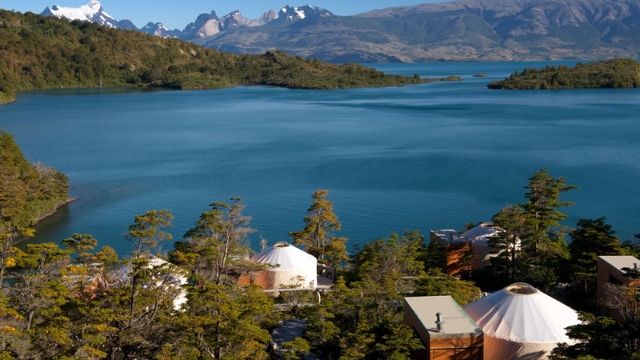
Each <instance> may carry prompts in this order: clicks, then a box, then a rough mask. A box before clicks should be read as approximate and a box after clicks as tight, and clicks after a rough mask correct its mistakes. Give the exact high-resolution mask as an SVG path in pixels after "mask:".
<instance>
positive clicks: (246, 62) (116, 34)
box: [0, 10, 433, 103]
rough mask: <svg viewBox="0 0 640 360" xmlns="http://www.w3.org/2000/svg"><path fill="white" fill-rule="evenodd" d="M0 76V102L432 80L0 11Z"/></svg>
mask: <svg viewBox="0 0 640 360" xmlns="http://www.w3.org/2000/svg"><path fill="white" fill-rule="evenodd" d="M0 74H1V76H0V103H6V102H8V101H10V100H12V99H13V98H14V97H15V92H16V91H19V90H34V89H58V88H101V87H102V88H114V87H141V86H156V87H164V88H173V89H213V88H223V87H232V86H238V85H272V86H282V87H288V88H304V89H336V88H353V87H371V86H394V85H404V84H416V83H422V82H427V81H433V80H430V79H421V78H420V77H419V76H414V77H405V76H398V75H386V74H384V73H382V72H380V71H377V70H374V69H371V68H367V67H364V66H361V65H357V64H345V65H342V66H339V65H334V64H328V63H323V62H320V61H317V60H305V59H302V58H300V57H296V56H292V55H288V54H286V53H283V52H279V51H272V52H267V53H265V54H263V55H235V54H227V53H223V52H220V51H217V50H212V49H207V48H203V47H200V46H197V45H194V44H192V43H188V42H184V41H180V40H176V39H164V38H159V37H154V36H151V35H146V34H142V33H139V32H137V31H127V30H117V29H109V28H107V27H103V26H100V25H97V24H94V23H90V22H82V21H73V22H68V21H67V20H61V19H56V18H51V17H45V16H40V15H35V14H32V13H26V14H20V13H16V12H12V11H2V10H0Z"/></svg>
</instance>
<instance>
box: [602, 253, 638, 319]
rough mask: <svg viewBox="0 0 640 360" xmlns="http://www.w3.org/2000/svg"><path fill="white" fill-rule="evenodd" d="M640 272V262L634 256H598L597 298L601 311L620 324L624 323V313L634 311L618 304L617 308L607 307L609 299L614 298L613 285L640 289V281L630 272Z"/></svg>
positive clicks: (620, 303)
mask: <svg viewBox="0 0 640 360" xmlns="http://www.w3.org/2000/svg"><path fill="white" fill-rule="evenodd" d="M634 270H637V271H640V260H638V258H636V257H634V256H629V255H626V256H618V255H611V256H598V280H597V296H598V305H599V306H600V308H601V310H604V311H605V312H607V313H608V314H609V315H611V317H613V318H614V319H616V320H617V321H619V322H623V321H624V319H623V317H624V316H623V313H624V312H629V311H634V310H635V309H631V307H632V306H633V305H632V304H629V306H625V305H626V304H624V303H622V302H618V306H617V308H611V307H609V306H607V304H606V303H607V297H609V296H612V294H611V292H612V291H611V290H612V289H611V285H622V286H626V287H629V288H632V287H640V279H634V278H632V276H630V275H629V274H628V273H629V271H634Z"/></svg>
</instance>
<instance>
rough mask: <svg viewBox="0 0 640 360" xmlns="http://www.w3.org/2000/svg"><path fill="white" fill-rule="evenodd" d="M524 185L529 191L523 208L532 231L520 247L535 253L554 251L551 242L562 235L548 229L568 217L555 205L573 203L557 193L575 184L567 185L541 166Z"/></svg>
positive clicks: (564, 205) (574, 187) (557, 239)
mask: <svg viewBox="0 0 640 360" xmlns="http://www.w3.org/2000/svg"><path fill="white" fill-rule="evenodd" d="M524 188H525V189H527V190H528V191H527V193H526V194H525V198H527V199H528V200H529V201H528V202H526V203H525V204H523V207H524V210H525V212H526V213H527V216H528V218H529V222H530V227H531V234H530V236H528V237H527V238H526V239H523V240H526V241H525V242H524V243H523V247H526V248H527V251H528V252H532V253H534V254H537V253H538V252H547V253H549V252H551V253H553V252H556V251H557V250H558V249H557V244H554V242H558V241H560V240H561V236H562V235H561V233H558V232H555V233H551V231H553V230H557V228H558V227H559V226H560V221H562V220H564V219H566V218H567V217H569V215H567V214H564V213H562V212H560V210H558V208H560V207H566V206H571V205H573V203H572V202H568V201H560V194H561V193H563V192H566V191H569V190H573V189H577V188H578V187H577V186H575V185H567V184H566V179H565V178H564V177H563V176H561V177H558V178H554V177H553V176H551V175H549V169H541V170H540V171H538V172H536V173H535V174H533V176H532V177H531V178H529V184H528V185H527V186H525V187H524Z"/></svg>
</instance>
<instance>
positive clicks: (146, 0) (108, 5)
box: [0, 0, 444, 30]
mask: <svg viewBox="0 0 640 360" xmlns="http://www.w3.org/2000/svg"><path fill="white" fill-rule="evenodd" d="M99 1H100V4H101V5H102V8H103V9H104V11H106V12H107V14H109V15H111V16H112V17H114V18H115V19H116V20H124V19H129V20H131V21H133V23H134V24H135V25H136V26H137V27H139V28H140V27H143V26H144V25H146V24H147V23H148V22H154V23H155V22H161V23H163V24H164V25H165V26H167V27H169V28H171V29H176V28H177V29H180V30H182V29H184V27H185V26H186V25H187V24H189V23H191V22H193V21H195V19H196V17H198V15H200V14H202V13H210V12H211V11H212V10H215V11H216V14H218V16H223V15H226V14H228V13H230V12H232V11H235V10H240V12H241V13H242V16H244V17H245V18H249V19H257V18H258V17H260V15H262V14H263V13H265V12H267V11H269V10H275V11H279V10H280V8H282V7H283V6H285V5H291V6H301V5H307V4H311V5H313V6H316V7H321V8H325V9H327V10H329V11H331V12H332V13H334V14H336V15H355V14H359V13H363V12H367V11H370V10H375V9H384V8H388V7H392V6H404V5H417V4H422V3H426V2H434V1H436V0H367V1H362V0H359V1H357V0H356V1H353V0H352V1H349V0H346V1H345V0H300V1H303V2H301V3H287V1H295V0H234V1H229V0H225V1H221V0H212V1H202V0H178V1H176V0H99ZM442 1H444V0H442ZM88 2H89V0H0V8H2V9H6V10H15V11H19V12H23V13H24V12H27V11H31V12H33V13H36V14H39V13H41V12H42V11H43V10H44V9H45V8H46V7H47V6H49V7H50V6H52V5H53V4H56V5H58V6H62V7H80V6H81V5H85V4H87V3H88Z"/></svg>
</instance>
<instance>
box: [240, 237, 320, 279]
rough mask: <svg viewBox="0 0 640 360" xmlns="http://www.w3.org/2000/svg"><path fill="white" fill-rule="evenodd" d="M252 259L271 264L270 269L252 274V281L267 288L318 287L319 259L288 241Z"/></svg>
mask: <svg viewBox="0 0 640 360" xmlns="http://www.w3.org/2000/svg"><path fill="white" fill-rule="evenodd" d="M251 261H253V262H257V263H262V264H269V265H270V267H269V268H268V269H266V270H262V271H258V272H255V273H254V274H252V275H251V282H252V283H255V284H258V285H260V286H261V287H262V288H263V289H265V290H277V289H280V288H283V287H299V288H300V289H312V290H315V289H316V285H317V284H316V281H317V266H318V260H317V259H316V258H315V257H314V256H313V255H309V254H307V253H306V252H304V251H302V250H300V249H298V248H297V247H295V246H293V245H291V244H289V243H287V242H279V243H277V244H275V245H273V246H272V247H270V248H268V249H266V250H264V251H263V252H261V253H259V254H257V255H255V256H253V257H252V258H251Z"/></svg>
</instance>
